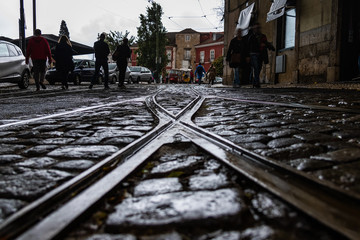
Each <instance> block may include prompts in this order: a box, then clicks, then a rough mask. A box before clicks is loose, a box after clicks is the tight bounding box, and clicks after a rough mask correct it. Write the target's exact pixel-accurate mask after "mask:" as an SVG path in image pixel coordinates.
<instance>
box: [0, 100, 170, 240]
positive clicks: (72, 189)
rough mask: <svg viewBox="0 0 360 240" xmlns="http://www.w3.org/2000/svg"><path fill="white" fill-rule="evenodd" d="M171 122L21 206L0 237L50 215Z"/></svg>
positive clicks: (0, 226)
mask: <svg viewBox="0 0 360 240" xmlns="http://www.w3.org/2000/svg"><path fill="white" fill-rule="evenodd" d="M132 100H133V99H132ZM121 103H123V102H121ZM117 104H119V103H118V102H117V103H113V104H111V103H110V104H105V105H106V106H113V105H117ZM102 106H103V105H102ZM96 107H100V106H96ZM93 108H95V107H91V108H90V109H93ZM88 109H89V108H86V109H82V110H83V111H85V110H88ZM78 111H81V110H77V111H75V112H78ZM72 112H74V111H71V112H68V113H67V114H70V113H72ZM62 115H64V114H55V115H51V116H47V117H45V118H54V117H58V116H62ZM40 119H43V118H37V119H33V120H32V121H37V120H40ZM28 121H29V120H28ZM26 122H27V121H21V122H18V123H17V124H23V123H26ZM170 125H171V122H170V121H169V120H167V121H166V120H163V119H159V124H158V125H157V126H156V127H155V128H154V129H153V130H151V131H150V132H148V133H147V134H145V135H144V136H142V137H141V138H139V139H137V140H135V141H134V142H132V143H131V144H129V145H127V146H126V147H125V148H123V149H121V150H120V151H118V152H116V153H114V154H112V155H111V156H109V157H107V158H105V159H104V160H102V161H101V162H99V163H97V164H95V165H94V166H92V167H91V168H89V169H87V170H85V171H84V172H82V173H80V174H79V175H77V176H76V177H74V178H72V179H70V180H69V181H67V182H65V183H64V184H62V185H60V186H59V187H57V188H55V189H54V190H52V191H50V192H49V193H47V194H46V195H44V196H43V197H41V198H39V199H37V200H35V201H34V202H32V203H30V204H29V205H27V206H26V207H24V208H22V209H21V210H19V211H18V212H16V213H15V214H13V215H11V216H10V217H9V218H7V219H6V220H5V221H4V222H2V223H1V224H0V239H8V238H13V237H14V236H17V235H19V233H21V232H22V231H24V229H26V228H28V227H29V226H31V225H32V224H34V223H35V222H36V221H38V220H39V219H40V218H42V217H43V216H45V215H46V214H48V213H49V212H50V211H51V210H52V209H53V208H54V206H56V205H59V204H61V203H62V202H63V201H64V199H69V198H71V197H72V196H74V195H76V194H78V193H79V192H80V191H81V190H82V189H85V187H86V186H88V185H90V184H92V183H93V182H94V181H95V180H96V179H98V178H100V177H101V176H102V175H106V174H107V173H108V172H109V171H111V169H113V168H114V167H115V166H116V165H118V164H121V163H122V161H123V159H125V158H127V157H129V156H131V155H133V154H135V153H136V152H137V151H138V150H139V149H141V148H142V147H143V145H145V144H147V143H148V142H150V141H152V140H153V139H154V138H155V137H156V136H158V135H159V134H160V133H162V132H163V131H165V130H166V129H167V128H169V126H170ZM39 239H40V238H39Z"/></svg>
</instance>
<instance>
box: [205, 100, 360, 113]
mask: <svg viewBox="0 0 360 240" xmlns="http://www.w3.org/2000/svg"><path fill="white" fill-rule="evenodd" d="M207 98H218V99H223V100H232V101H237V102H244V103H257V104H263V105H276V106H280V107H291V108H305V109H314V110H324V111H334V112H347V113H356V114H360V110H358V109H350V108H341V107H329V106H321V105H312V104H300V103H282V102H271V101H261V100H251V99H241V98H229V97H220V96H212V97H210V96H208V97H207Z"/></svg>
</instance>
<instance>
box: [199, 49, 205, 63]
mask: <svg viewBox="0 0 360 240" xmlns="http://www.w3.org/2000/svg"><path fill="white" fill-rule="evenodd" d="M204 60H205V52H204V51H201V52H200V62H201V63H204V62H205V61H204Z"/></svg>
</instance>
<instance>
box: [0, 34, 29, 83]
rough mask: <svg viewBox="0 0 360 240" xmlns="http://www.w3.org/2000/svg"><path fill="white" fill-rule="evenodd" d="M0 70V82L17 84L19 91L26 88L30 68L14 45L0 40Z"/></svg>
mask: <svg viewBox="0 0 360 240" xmlns="http://www.w3.org/2000/svg"><path fill="white" fill-rule="evenodd" d="M0 69H1V71H0V82H10V83H17V84H18V86H19V88H21V89H26V88H28V86H29V79H30V67H29V65H27V64H26V63H25V56H24V54H23V53H22V51H21V49H20V48H19V47H18V46H16V45H15V44H12V43H10V42H7V41H2V40H0Z"/></svg>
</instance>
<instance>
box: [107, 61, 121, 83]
mask: <svg viewBox="0 0 360 240" xmlns="http://www.w3.org/2000/svg"><path fill="white" fill-rule="evenodd" d="M118 79H119V69H118V68H117V65H116V63H109V82H110V83H114V84H115V83H116V82H117V81H118Z"/></svg>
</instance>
